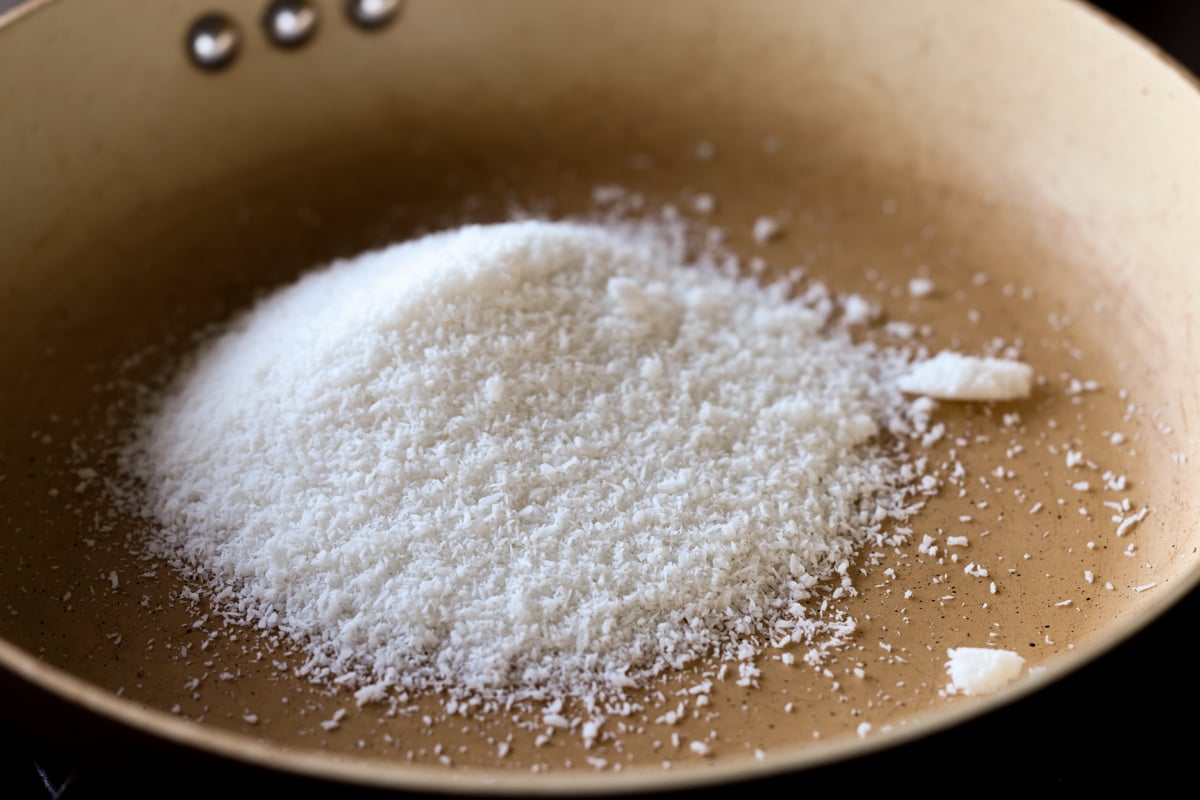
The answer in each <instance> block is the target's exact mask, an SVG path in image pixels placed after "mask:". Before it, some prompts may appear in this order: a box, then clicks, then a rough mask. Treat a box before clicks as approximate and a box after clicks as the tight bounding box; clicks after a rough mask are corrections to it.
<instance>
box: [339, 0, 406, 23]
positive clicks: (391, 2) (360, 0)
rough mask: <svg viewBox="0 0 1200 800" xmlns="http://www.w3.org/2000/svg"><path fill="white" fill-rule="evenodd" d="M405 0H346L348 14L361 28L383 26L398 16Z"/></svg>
mask: <svg viewBox="0 0 1200 800" xmlns="http://www.w3.org/2000/svg"><path fill="white" fill-rule="evenodd" d="M403 5H404V0H346V16H348V17H349V18H350V21H351V22H353V23H354V24H355V25H357V26H358V27H360V28H364V29H366V30H374V29H376V28H382V27H383V26H385V25H387V24H388V23H389V22H391V21H392V20H394V19H395V18H396V15H397V14H398V13H400V7H401V6H403Z"/></svg>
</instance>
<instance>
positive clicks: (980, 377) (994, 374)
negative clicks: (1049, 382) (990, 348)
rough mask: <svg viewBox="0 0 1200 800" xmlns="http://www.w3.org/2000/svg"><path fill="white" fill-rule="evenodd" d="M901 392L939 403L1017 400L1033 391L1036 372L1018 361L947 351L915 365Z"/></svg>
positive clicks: (903, 378) (904, 379)
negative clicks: (932, 399) (946, 401)
mask: <svg viewBox="0 0 1200 800" xmlns="http://www.w3.org/2000/svg"><path fill="white" fill-rule="evenodd" d="M900 388H901V389H902V390H903V391H905V392H909V393H912V394H920V395H925V396H926V397H932V398H935V399H939V400H1017V399H1020V398H1024V397H1028V396H1029V394H1030V392H1031V391H1032V389H1033V370H1032V368H1030V367H1029V365H1028V364H1023V363H1021V362H1019V361H1012V360H1009V359H1001V358H990V357H979V356H967V355H963V354H961V353H955V352H953V351H950V350H945V351H942V352H940V353H938V354H937V355H936V356H934V357H933V358H931V359H928V360H925V361H919V362H917V363H916V364H914V365H913V366H912V367H911V368H910V369H909V371H908V372H907V373H905V374H904V375H903V376H901V378H900Z"/></svg>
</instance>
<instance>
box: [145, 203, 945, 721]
mask: <svg viewBox="0 0 1200 800" xmlns="http://www.w3.org/2000/svg"><path fill="white" fill-rule="evenodd" d="M689 262H690V263H689ZM806 298H807V299H806ZM836 315H837V311H836V309H834V308H833V306H832V304H831V303H830V302H829V296H828V293H825V292H823V291H822V289H821V287H819V286H817V287H815V291H813V292H809V293H808V295H805V296H802V297H800V298H794V297H790V296H789V293H788V291H787V290H786V289H784V288H780V287H764V286H762V285H760V284H758V283H756V282H754V281H751V280H744V279H737V278H731V277H729V276H728V275H727V274H725V273H724V272H723V271H722V270H721V269H720V268H719V267H718V265H716V264H714V263H709V262H708V261H705V260H704V259H702V258H693V259H689V258H687V257H685V254H684V250H683V248H682V246H681V245H680V244H679V241H678V238H677V237H671V236H656V235H654V234H653V233H651V232H647V231H646V230H645V229H640V230H637V231H634V230H631V229H620V228H616V227H613V226H603V227H602V226H598V225H590V224H582V223H566V222H540V221H527V222H512V223H505V224H500V225H491V226H468V227H463V228H459V229H455V230H451V231H447V232H443V233H440V234H434V235H431V236H427V237H425V238H422V239H418V240H414V241H410V242H407V243H402V244H399V245H395V246H393V247H390V248H387V249H384V250H380V251H377V252H372V253H368V254H366V255H363V256H361V257H358V258H355V259H352V260H347V261H342V262H338V263H335V264H333V265H331V266H330V267H328V268H326V269H324V270H321V271H317V272H314V273H311V274H309V275H307V276H305V277H304V278H302V279H301V280H300V281H299V282H297V283H295V284H294V285H292V286H290V287H288V288H286V289H284V290H282V291H279V292H278V293H276V294H274V295H272V296H270V297H268V298H267V299H266V300H265V301H263V302H261V303H260V304H258V305H257V306H256V307H255V308H253V309H252V310H250V311H249V312H248V313H247V314H245V315H244V316H243V317H242V318H240V319H239V320H238V321H237V322H236V324H234V325H233V326H232V327H231V328H230V329H229V330H227V331H226V332H225V333H224V334H223V335H222V336H220V337H219V338H217V339H215V340H214V341H212V342H211V343H210V344H209V345H208V346H206V347H205V348H204V349H203V350H202V352H200V353H199V354H198V355H197V357H196V359H195V361H194V363H192V364H190V365H189V367H188V368H187V369H186V370H185V371H183V372H182V373H181V374H180V375H179V377H178V380H177V381H176V382H175V383H174V384H173V386H172V387H171V389H170V390H169V391H168V392H167V393H166V394H165V396H164V397H163V398H162V399H161V403H160V404H159V405H158V406H157V407H156V408H155V410H154V411H153V413H150V414H148V415H147V416H146V418H145V420H144V427H143V428H142V429H140V430H139V432H138V435H137V438H136V441H135V442H134V443H133V444H132V445H131V446H130V447H129V448H128V450H127V451H126V452H125V453H124V463H125V466H126V469H127V470H128V471H129V472H130V473H131V475H132V476H133V477H134V478H135V479H136V481H137V484H138V485H139V486H140V487H141V488H140V490H139V491H140V492H141V494H140V495H139V502H140V503H141V505H142V507H143V508H144V510H145V511H146V513H147V514H148V515H149V516H151V517H152V518H153V519H154V520H155V522H156V524H155V526H154V528H155V529H156V533H155V535H154V538H153V539H152V541H151V542H150V548H151V550H152V551H153V552H154V553H155V554H157V555H160V556H162V557H165V558H166V559H167V560H168V561H170V562H171V563H173V564H174V565H175V566H176V567H178V568H179V569H181V570H183V571H184V574H185V575H187V576H189V577H191V578H195V579H200V580H203V581H204V582H205V583H206V584H207V585H208V587H209V588H210V590H211V592H212V595H213V596H214V597H216V598H217V599H218V600H219V601H220V602H221V603H222V604H223V607H224V609H225V613H226V614H227V615H228V616H229V618H231V619H234V620H237V621H239V622H246V623H250V624H254V625H257V626H259V627H261V628H264V629H267V630H271V631H278V632H279V633H282V634H284V635H285V636H286V637H288V638H289V639H291V640H292V641H295V642H297V643H299V645H300V646H301V647H302V648H303V650H304V651H305V653H306V655H307V658H308V665H307V668H306V669H307V671H308V672H309V673H310V674H312V675H316V676H326V677H328V678H337V679H340V680H342V681H346V682H350V683H352V684H354V685H356V686H357V687H359V692H360V699H361V698H364V697H365V698H368V699H374V698H376V697H382V696H383V695H384V694H386V693H387V692H388V691H391V690H393V689H395V690H401V689H403V690H435V689H447V690H450V691H451V692H452V693H457V694H458V695H472V696H480V697H484V698H490V699H493V700H509V701H512V700H522V699H549V698H553V697H562V696H573V697H585V698H587V697H596V696H599V697H612V696H617V695H619V694H620V693H621V692H622V690H623V689H624V688H627V687H630V686H635V685H638V684H639V682H641V681H643V680H645V679H646V678H648V677H649V676H653V675H656V674H661V673H663V672H664V671H666V670H670V669H674V668H677V667H680V666H682V665H684V664H686V663H689V662H692V661H694V660H695V659H698V658H702V657H713V658H720V659H740V660H741V661H743V662H746V661H749V660H752V659H753V657H754V656H755V654H756V653H758V652H759V651H760V649H761V648H763V647H765V646H768V645H770V644H784V643H787V642H809V643H811V642H813V641H815V640H816V639H818V638H819V637H822V636H837V635H839V634H841V633H844V632H845V630H846V628H847V626H848V625H852V622H850V621H848V620H847V619H845V618H844V616H843V615H840V614H838V613H837V612H836V608H834V607H832V606H836V603H830V599H831V598H832V599H833V600H836V598H837V597H838V596H839V595H842V594H844V593H846V592H852V591H853V588H852V586H851V583H850V579H849V577H848V567H849V565H851V564H852V563H853V562H852V560H853V558H854V556H855V554H856V553H857V552H858V551H860V550H861V549H862V548H863V547H864V546H866V545H867V544H879V543H881V542H884V541H892V542H895V541H899V538H896V537H900V538H902V536H901V535H900V534H897V533H895V523H896V522H897V521H899V520H903V519H905V518H906V517H907V516H909V515H910V514H911V513H913V511H914V510H915V508H916V507H917V505H919V501H920V499H921V498H920V487H921V486H922V484H921V478H922V477H923V475H922V467H921V464H920V462H913V461H911V460H909V459H907V458H906V457H905V456H904V454H903V448H902V447H901V446H899V444H898V440H897V439H898V436H902V435H904V434H908V433H912V432H913V427H914V422H913V414H914V404H912V403H910V402H909V400H907V399H906V398H905V397H904V395H903V393H902V392H901V387H900V383H901V382H902V381H901V377H902V375H903V373H904V370H905V368H906V367H907V358H906V356H905V354H903V353H899V352H896V351H891V350H887V349H884V348H880V347H878V346H875V345H871V344H864V343H855V342H854V341H852V338H851V336H850V335H849V333H848V332H847V331H846V330H845V329H843V328H842V327H839V326H838V325H836V324H834V320H835V318H836ZM915 405H916V406H917V409H918V410H919V409H924V412H923V413H924V415H925V417H926V419H927V416H928V401H925V404H924V405H922V404H921V403H917V404H915ZM916 427H918V428H919V427H920V423H919V422H918V423H917V425H916ZM927 484H928V482H927ZM927 484H926V485H925V486H924V488H925V489H928V488H929V487H928V485H927ZM888 537H892V538H890V539H889V538H888ZM823 587H824V588H823ZM826 588H827V589H828V591H826Z"/></svg>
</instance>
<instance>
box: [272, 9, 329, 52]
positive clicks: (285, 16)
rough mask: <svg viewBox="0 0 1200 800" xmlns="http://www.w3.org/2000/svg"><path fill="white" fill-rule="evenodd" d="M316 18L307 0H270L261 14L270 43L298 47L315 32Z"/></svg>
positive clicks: (317, 18) (315, 13)
mask: <svg viewBox="0 0 1200 800" xmlns="http://www.w3.org/2000/svg"><path fill="white" fill-rule="evenodd" d="M318 20H319V17H318V16H317V10H316V9H315V8H313V5H312V3H310V2H308V0H272V2H271V3H270V5H268V6H267V10H266V12H265V13H264V14H263V29H264V30H266V33H267V38H268V39H269V40H270V41H271V43H272V44H274V45H277V46H279V47H299V46H301V45H303V44H305V43H306V42H308V41H309V40H310V39H312V37H313V34H314V33H316V32H317V22H318Z"/></svg>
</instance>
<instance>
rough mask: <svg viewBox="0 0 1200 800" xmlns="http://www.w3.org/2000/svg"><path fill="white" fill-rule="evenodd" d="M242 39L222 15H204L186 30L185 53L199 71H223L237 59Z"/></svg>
mask: <svg viewBox="0 0 1200 800" xmlns="http://www.w3.org/2000/svg"><path fill="white" fill-rule="evenodd" d="M241 43H242V37H241V34H239V33H238V29H237V26H236V25H234V24H233V21H232V20H230V19H229V17H226V16H224V15H223V14H205V15H204V16H202V17H200V18H199V19H198V20H196V21H195V22H193V23H192V27H190V28H188V34H187V51H188V56H189V57H190V58H191V59H192V63H193V64H195V65H196V66H198V67H200V68H201V69H213V70H215V69H223V68H224V67H227V66H229V65H230V64H231V63H232V62H233V60H234V59H235V58H236V57H237V54H238V48H239V47H240V46H241Z"/></svg>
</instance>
